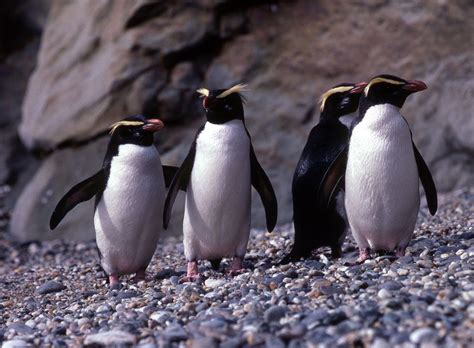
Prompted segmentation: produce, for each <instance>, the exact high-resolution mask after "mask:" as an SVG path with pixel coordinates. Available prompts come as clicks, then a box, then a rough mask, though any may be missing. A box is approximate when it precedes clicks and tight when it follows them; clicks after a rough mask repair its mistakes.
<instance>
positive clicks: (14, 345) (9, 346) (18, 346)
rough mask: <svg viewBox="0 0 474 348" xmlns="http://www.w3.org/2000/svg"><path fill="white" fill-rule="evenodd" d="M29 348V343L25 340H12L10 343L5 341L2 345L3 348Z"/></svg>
mask: <svg viewBox="0 0 474 348" xmlns="http://www.w3.org/2000/svg"><path fill="white" fill-rule="evenodd" d="M24 347H28V343H27V342H26V341H23V340H16V339H13V340H10V341H5V342H3V344H2V348H24Z"/></svg>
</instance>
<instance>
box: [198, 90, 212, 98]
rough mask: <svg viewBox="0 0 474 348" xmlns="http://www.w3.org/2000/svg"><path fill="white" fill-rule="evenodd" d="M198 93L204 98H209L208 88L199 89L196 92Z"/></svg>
mask: <svg viewBox="0 0 474 348" xmlns="http://www.w3.org/2000/svg"><path fill="white" fill-rule="evenodd" d="M196 92H198V93H199V94H200V95H202V96H204V97H209V90H208V89H206V88H199V89H198V90H196Z"/></svg>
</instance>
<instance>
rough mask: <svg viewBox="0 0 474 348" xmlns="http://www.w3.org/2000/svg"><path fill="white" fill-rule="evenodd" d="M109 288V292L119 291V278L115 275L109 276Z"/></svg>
mask: <svg viewBox="0 0 474 348" xmlns="http://www.w3.org/2000/svg"><path fill="white" fill-rule="evenodd" d="M109 286H110V290H119V289H120V282H119V276H118V275H115V274H111V275H109Z"/></svg>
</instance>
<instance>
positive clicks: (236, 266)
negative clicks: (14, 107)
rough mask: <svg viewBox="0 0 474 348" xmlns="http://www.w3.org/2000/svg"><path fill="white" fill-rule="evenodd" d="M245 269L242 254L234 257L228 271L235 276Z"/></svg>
mask: <svg viewBox="0 0 474 348" xmlns="http://www.w3.org/2000/svg"><path fill="white" fill-rule="evenodd" d="M243 270H244V266H243V258H242V257H240V256H236V257H234V259H233V260H232V263H231V265H230V268H229V271H228V273H229V274H230V275H231V276H235V275H237V274H240V273H242V272H243Z"/></svg>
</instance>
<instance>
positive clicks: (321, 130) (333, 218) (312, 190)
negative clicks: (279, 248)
mask: <svg viewBox="0 0 474 348" xmlns="http://www.w3.org/2000/svg"><path fill="white" fill-rule="evenodd" d="M348 139H349V130H348V129H347V127H346V126H344V125H343V124H342V123H341V122H340V121H339V120H338V119H335V118H330V119H323V120H321V122H320V123H319V124H318V125H316V126H315V127H314V128H313V129H312V130H311V133H310V135H309V137H308V141H307V143H306V145H305V147H304V149H303V152H302V154H301V157H300V160H299V162H298V165H297V166H296V170H295V173H294V176H293V186H292V191H293V212H294V216H293V218H294V224H295V243H294V245H293V249H292V251H291V253H290V258H291V259H297V258H300V257H306V256H309V255H310V254H311V252H312V250H314V249H315V248H317V247H320V246H331V247H337V248H338V247H339V246H338V240H339V238H340V237H341V235H342V234H343V233H344V230H345V225H346V224H345V222H344V219H343V218H342V217H341V216H340V215H339V213H338V212H337V211H336V202H335V201H334V200H333V201H332V202H330V205H329V206H328V207H326V206H321V205H320V204H318V201H319V199H318V196H317V194H318V189H319V186H320V184H321V182H322V180H323V178H324V175H325V173H326V171H327V170H328V169H329V167H330V165H331V163H332V162H333V161H334V160H335V158H336V157H337V155H338V154H339V152H340V151H341V150H342V149H344V147H345V146H346V145H347V143H348ZM335 196H336V195H335Z"/></svg>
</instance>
